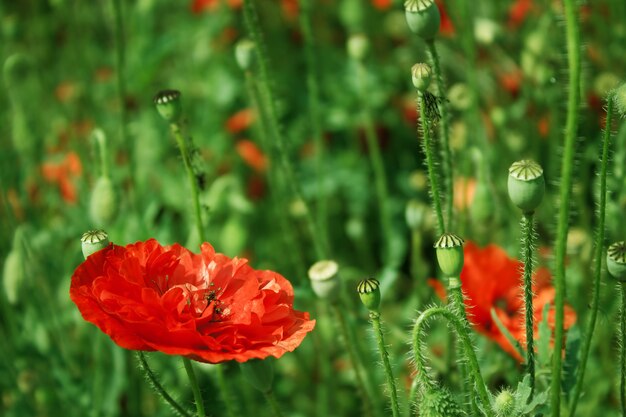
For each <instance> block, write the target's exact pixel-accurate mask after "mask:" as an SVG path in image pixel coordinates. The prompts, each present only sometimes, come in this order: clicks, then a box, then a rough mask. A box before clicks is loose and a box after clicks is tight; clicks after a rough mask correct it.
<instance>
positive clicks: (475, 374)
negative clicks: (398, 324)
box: [412, 307, 494, 417]
mask: <svg viewBox="0 0 626 417" xmlns="http://www.w3.org/2000/svg"><path fill="white" fill-rule="evenodd" d="M435 316H443V317H444V318H445V319H447V320H448V322H450V323H451V324H452V326H453V327H454V329H455V331H456V332H457V335H458V337H459V340H460V342H461V344H462V346H463V352H464V353H465V356H466V360H467V363H468V369H469V371H470V374H471V376H472V378H473V379H474V383H475V386H476V391H477V394H478V398H479V399H480V402H481V405H482V408H483V410H484V412H485V414H486V415H487V417H494V414H493V411H492V410H491V403H490V401H489V394H488V392H487V388H486V387H485V382H484V380H483V377H482V374H481V373H480V367H479V366H478V359H476V352H474V347H473V346H472V342H471V340H470V338H469V336H468V331H469V329H468V328H467V325H466V324H464V323H463V321H462V320H461V319H459V317H457V315H456V314H455V313H453V312H452V311H450V310H449V309H447V308H445V307H432V308H429V309H428V310H426V311H424V312H423V313H422V314H420V316H419V317H418V318H417V320H416V321H415V326H413V338H412V340H413V354H414V356H415V357H414V360H415V370H416V372H417V375H418V377H419V378H422V377H423V380H422V381H420V382H421V383H423V384H426V385H428V386H429V387H432V388H434V387H435V383H434V382H432V380H431V378H429V377H428V373H427V368H426V364H425V359H424V356H423V354H422V340H421V337H422V336H423V327H424V325H425V323H426V322H427V321H428V320H429V319H430V318H432V317H435Z"/></svg>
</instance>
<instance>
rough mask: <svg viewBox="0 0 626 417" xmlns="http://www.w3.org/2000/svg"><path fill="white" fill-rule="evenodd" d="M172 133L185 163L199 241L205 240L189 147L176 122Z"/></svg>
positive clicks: (171, 126) (172, 127)
mask: <svg viewBox="0 0 626 417" xmlns="http://www.w3.org/2000/svg"><path fill="white" fill-rule="evenodd" d="M170 128H171V130H172V134H173V135H174V138H175V139H176V143H177V144H178V149H179V150H180V155H181V157H182V158H183V164H184V165H185V171H186V172H187V179H188V180H189V186H190V187H191V199H192V200H193V211H194V217H195V222H196V228H197V230H198V238H199V239H200V242H206V234H205V232H204V225H203V223H202V210H201V208H200V195H199V193H198V183H197V182H196V176H195V174H194V172H193V167H192V166H191V154H190V152H189V147H188V146H187V145H188V143H187V140H186V139H185V138H184V137H183V135H182V134H181V132H180V125H179V124H178V123H172V124H171V125H170Z"/></svg>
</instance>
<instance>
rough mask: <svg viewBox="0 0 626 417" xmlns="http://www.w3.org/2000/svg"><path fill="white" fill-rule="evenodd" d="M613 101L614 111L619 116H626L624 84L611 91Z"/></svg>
mask: <svg viewBox="0 0 626 417" xmlns="http://www.w3.org/2000/svg"><path fill="white" fill-rule="evenodd" d="M613 100H615V101H614V102H615V110H617V112H618V113H619V114H620V116H622V117H625V116H626V83H624V84H622V85H620V86H619V87H617V88H616V89H615V90H614V91H613Z"/></svg>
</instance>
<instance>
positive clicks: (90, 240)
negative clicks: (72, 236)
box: [80, 229, 109, 259]
mask: <svg viewBox="0 0 626 417" xmlns="http://www.w3.org/2000/svg"><path fill="white" fill-rule="evenodd" d="M80 241H81V243H82V245H81V246H82V250H83V256H84V257H85V259H87V257H88V256H89V255H91V254H92V253H95V252H98V251H99V250H100V249H104V248H106V247H107V246H109V235H108V234H107V232H105V231H104V230H101V229H99V230H90V231H88V232H85V233H83V235H82V236H81V238H80Z"/></svg>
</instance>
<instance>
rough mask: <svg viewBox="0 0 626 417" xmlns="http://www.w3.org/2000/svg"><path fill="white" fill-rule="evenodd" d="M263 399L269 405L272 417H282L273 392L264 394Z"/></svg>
mask: <svg viewBox="0 0 626 417" xmlns="http://www.w3.org/2000/svg"><path fill="white" fill-rule="evenodd" d="M264 395H265V399H266V400H267V402H268V403H269V405H270V408H271V409H272V414H273V415H274V417H283V413H282V412H281V411H280V406H279V405H278V401H276V396H275V395H274V391H272V390H269V391H267V392H265V393H264Z"/></svg>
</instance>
